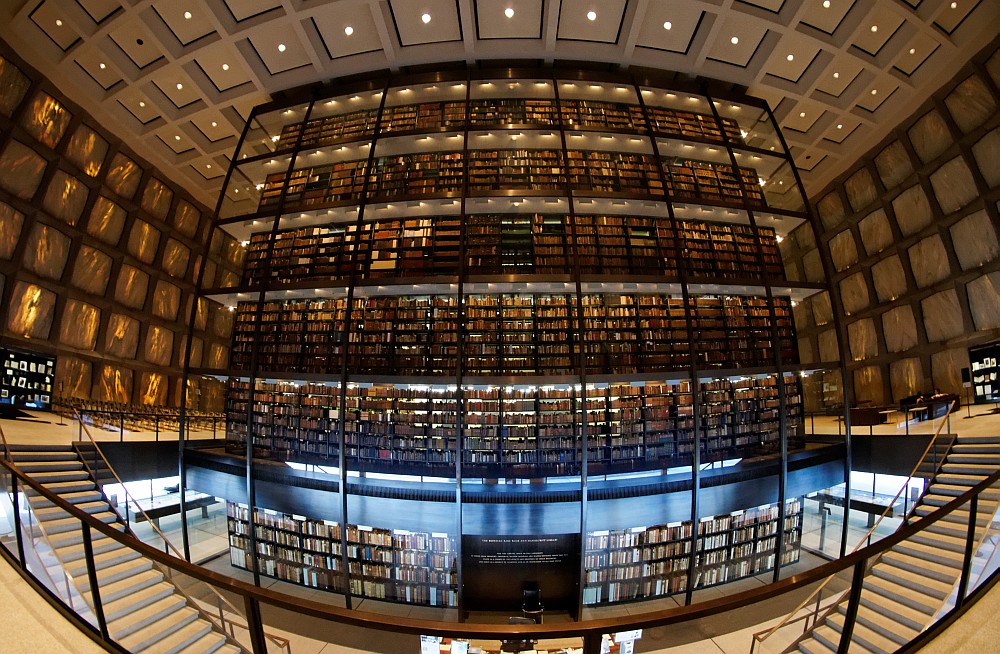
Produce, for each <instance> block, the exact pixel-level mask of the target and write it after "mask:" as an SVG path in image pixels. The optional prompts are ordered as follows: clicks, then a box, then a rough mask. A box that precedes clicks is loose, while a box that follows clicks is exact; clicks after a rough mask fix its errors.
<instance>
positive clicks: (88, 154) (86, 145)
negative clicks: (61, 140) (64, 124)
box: [65, 125, 108, 177]
mask: <svg viewBox="0 0 1000 654" xmlns="http://www.w3.org/2000/svg"><path fill="white" fill-rule="evenodd" d="M65 154H66V158H67V159H69V160H70V161H71V162H73V163H74V164H76V165H77V166H78V167H79V168H80V170H82V171H83V173H84V174H85V175H89V176H90V177H97V174H98V173H100V172H101V166H103V165H104V157H105V156H107V154H108V142H107V141H105V140H104V139H103V138H101V135H100V134H98V133H97V132H95V131H94V130H92V129H90V128H89V127H87V126H86V125H80V126H79V127H77V128H76V131H75V132H73V136H71V137H70V139H69V143H67V144H66V153H65Z"/></svg>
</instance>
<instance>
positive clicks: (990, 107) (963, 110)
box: [944, 75, 997, 134]
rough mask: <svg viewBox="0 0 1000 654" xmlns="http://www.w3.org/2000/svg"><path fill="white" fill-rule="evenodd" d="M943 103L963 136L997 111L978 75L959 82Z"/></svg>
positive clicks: (991, 95) (987, 89) (994, 102)
mask: <svg viewBox="0 0 1000 654" xmlns="http://www.w3.org/2000/svg"><path fill="white" fill-rule="evenodd" d="M944 103H945V106H947V107H948V112H949V113H950V114H951V117H952V118H953V119H954V120H955V124H956V125H958V128H959V129H960V130H962V133H964V134H968V133H969V132H971V131H972V130H974V129H975V128H977V127H979V126H980V125H982V124H983V123H985V122H986V120H987V119H989V117H990V116H992V115H993V114H995V113H996V110H997V103H996V100H994V99H993V94H992V93H990V90H989V88H988V87H987V86H986V84H985V83H984V82H983V80H981V79H980V78H979V76H978V75H972V76H971V77H968V78H966V79H965V80H963V81H962V82H960V83H959V84H958V86H956V87H955V90H954V91H952V92H951V94H949V95H948V97H947V98H945V99H944Z"/></svg>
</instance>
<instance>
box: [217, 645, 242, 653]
mask: <svg viewBox="0 0 1000 654" xmlns="http://www.w3.org/2000/svg"><path fill="white" fill-rule="evenodd" d="M215 651H216V654H244V651H243V650H242V649H240V648H239V647H237V646H236V645H231V644H230V643H224V644H223V645H222V647H220V648H219V649H217V650H215Z"/></svg>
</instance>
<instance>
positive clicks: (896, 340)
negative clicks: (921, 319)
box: [882, 305, 917, 352]
mask: <svg viewBox="0 0 1000 654" xmlns="http://www.w3.org/2000/svg"><path fill="white" fill-rule="evenodd" d="M882 337H883V338H884V339H885V347H886V349H887V350H889V351H890V352H904V351H906V350H909V349H910V348H912V347H916V345H917V321H916V320H915V319H914V318H913V309H911V308H910V306H909V305H906V306H902V307H896V308H895V309H891V310H889V311H886V312H885V313H883V314H882Z"/></svg>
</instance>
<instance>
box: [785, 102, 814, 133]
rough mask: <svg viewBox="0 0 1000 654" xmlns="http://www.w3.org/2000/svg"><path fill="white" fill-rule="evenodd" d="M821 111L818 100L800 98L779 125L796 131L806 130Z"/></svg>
mask: <svg viewBox="0 0 1000 654" xmlns="http://www.w3.org/2000/svg"><path fill="white" fill-rule="evenodd" d="M823 113H824V108H823V105H822V104H820V103H819V102H813V101H811V100H802V101H800V102H797V103H795V105H794V106H793V107H792V110H791V111H790V112H788V115H787V116H785V118H784V119H783V120H782V121H781V127H782V129H784V128H788V129H793V130H795V131H797V132H808V131H809V130H810V129H811V128H812V126H813V125H814V124H815V123H816V121H817V120H819V118H820V116H822V115H823Z"/></svg>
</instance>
